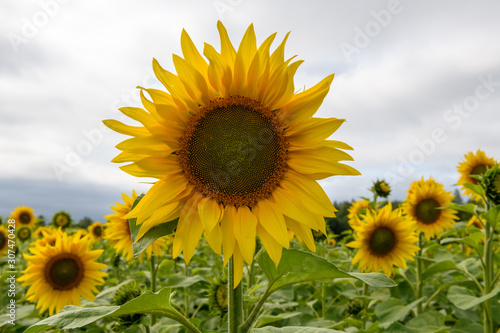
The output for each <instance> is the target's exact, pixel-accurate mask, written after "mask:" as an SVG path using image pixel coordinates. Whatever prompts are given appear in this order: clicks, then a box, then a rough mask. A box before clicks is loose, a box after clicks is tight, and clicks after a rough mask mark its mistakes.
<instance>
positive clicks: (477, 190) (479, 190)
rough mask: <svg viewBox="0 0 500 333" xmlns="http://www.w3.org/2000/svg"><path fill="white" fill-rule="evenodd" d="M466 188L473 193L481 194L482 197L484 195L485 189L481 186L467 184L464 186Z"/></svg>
mask: <svg viewBox="0 0 500 333" xmlns="http://www.w3.org/2000/svg"><path fill="white" fill-rule="evenodd" d="M464 187H465V188H468V189H469V190H471V191H472V192H475V193H477V194H479V195H480V196H481V197H482V196H483V195H484V192H483V188H482V187H481V185H474V184H468V183H466V184H464Z"/></svg>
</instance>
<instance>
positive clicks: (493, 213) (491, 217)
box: [481, 205, 500, 228]
mask: <svg viewBox="0 0 500 333" xmlns="http://www.w3.org/2000/svg"><path fill="white" fill-rule="evenodd" d="M481 217H482V218H484V219H486V221H488V223H489V224H491V225H492V226H493V228H496V227H497V224H498V222H500V205H497V206H495V207H493V208H491V209H490V210H488V211H487V212H485V213H482V214H481Z"/></svg>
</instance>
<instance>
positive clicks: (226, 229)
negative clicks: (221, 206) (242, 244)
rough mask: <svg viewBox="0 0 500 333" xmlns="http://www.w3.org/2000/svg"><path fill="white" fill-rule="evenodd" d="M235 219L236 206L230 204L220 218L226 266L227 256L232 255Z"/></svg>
mask: <svg viewBox="0 0 500 333" xmlns="http://www.w3.org/2000/svg"><path fill="white" fill-rule="evenodd" d="M235 219H236V208H235V207H234V206H232V205H228V206H226V208H225V210H224V215H223V216H222V220H221V223H220V224H221V228H222V233H223V234H222V251H223V254H224V263H223V265H224V266H226V264H227V262H228V260H229V258H231V256H232V255H233V252H234V246H235V240H234V232H233V229H234V228H233V226H234V223H235Z"/></svg>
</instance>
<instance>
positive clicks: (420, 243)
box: [416, 232, 424, 316]
mask: <svg viewBox="0 0 500 333" xmlns="http://www.w3.org/2000/svg"><path fill="white" fill-rule="evenodd" d="M423 246H424V233H422V232H421V233H420V235H419V237H418V247H419V248H420V250H418V254H417V258H416V261H417V293H416V299H421V298H422V285H423V281H422V273H423V270H424V267H423V261H422V253H423V251H422V248H423ZM421 313H422V303H418V305H417V316H418V315H419V314H421Z"/></svg>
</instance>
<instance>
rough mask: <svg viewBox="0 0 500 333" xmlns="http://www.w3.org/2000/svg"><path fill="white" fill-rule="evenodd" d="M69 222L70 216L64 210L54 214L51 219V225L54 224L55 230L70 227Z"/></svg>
mask: <svg viewBox="0 0 500 333" xmlns="http://www.w3.org/2000/svg"><path fill="white" fill-rule="evenodd" d="M71 222H72V221H71V215H70V214H69V213H67V212H65V211H64V210H61V211H60V212H57V213H55V214H54V216H53V217H52V224H54V226H55V227H56V228H59V227H61V228H63V229H66V228H67V227H69V226H70V224H71Z"/></svg>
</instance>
